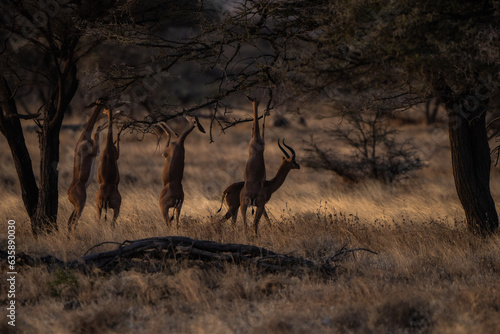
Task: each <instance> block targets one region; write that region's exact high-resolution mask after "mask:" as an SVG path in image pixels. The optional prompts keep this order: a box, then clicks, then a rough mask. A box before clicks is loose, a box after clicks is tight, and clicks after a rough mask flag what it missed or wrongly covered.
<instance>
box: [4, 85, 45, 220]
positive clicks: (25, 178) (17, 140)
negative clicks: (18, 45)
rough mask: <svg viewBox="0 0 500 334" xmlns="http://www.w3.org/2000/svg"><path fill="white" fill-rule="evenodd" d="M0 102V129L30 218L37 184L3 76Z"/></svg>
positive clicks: (34, 203) (21, 130) (36, 200)
mask: <svg viewBox="0 0 500 334" xmlns="http://www.w3.org/2000/svg"><path fill="white" fill-rule="evenodd" d="M0 102H1V105H2V108H0V131H1V132H2V134H3V135H4V136H5V138H6V139H7V142H8V143H9V147H10V151H11V154H12V159H13V160H14V166H15V168H16V172H17V176H18V179H19V184H20V187H21V196H22V199H23V204H24V207H25V208H26V212H27V213H28V216H29V217H30V219H32V218H33V217H34V216H35V213H36V206H37V203H38V186H37V184H36V180H35V174H34V173H33V165H32V163H31V157H30V155H29V152H28V149H27V147H26V142H25V140H24V134H23V128H22V126H21V122H20V120H19V117H18V112H17V108H16V104H15V102H14V99H13V97H12V92H11V90H10V88H9V86H8V84H7V81H6V80H5V78H1V79H0Z"/></svg>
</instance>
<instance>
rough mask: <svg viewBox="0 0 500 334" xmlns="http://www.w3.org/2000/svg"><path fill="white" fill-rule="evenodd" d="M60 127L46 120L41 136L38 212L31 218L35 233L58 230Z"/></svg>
mask: <svg viewBox="0 0 500 334" xmlns="http://www.w3.org/2000/svg"><path fill="white" fill-rule="evenodd" d="M60 129H61V127H60V126H59V127H56V128H52V127H51V126H49V122H44V126H43V129H42V135H41V136H40V143H39V144H40V181H39V184H40V188H39V192H38V205H37V209H36V214H35V216H34V217H33V218H32V219H31V229H32V231H33V234H35V235H37V234H39V233H40V232H45V233H50V232H52V231H53V230H54V229H55V230H57V211H58V204H59V203H58V202H59V190H58V186H59V172H58V170H57V166H58V163H59V132H60Z"/></svg>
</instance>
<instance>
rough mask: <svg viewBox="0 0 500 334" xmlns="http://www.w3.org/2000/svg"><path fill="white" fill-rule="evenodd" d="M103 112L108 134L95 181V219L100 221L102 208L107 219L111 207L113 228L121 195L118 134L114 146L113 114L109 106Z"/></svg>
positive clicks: (118, 211)
mask: <svg viewBox="0 0 500 334" xmlns="http://www.w3.org/2000/svg"><path fill="white" fill-rule="evenodd" d="M104 114H105V115H107V116H108V135H107V137H106V144H105V145H104V149H103V150H102V154H101V161H100V162H99V170H98V172H97V181H98V182H99V191H98V192H97V203H96V207H97V219H98V220H99V222H100V221H101V213H102V209H104V219H107V211H108V209H113V220H112V221H111V226H112V227H113V228H114V227H115V223H116V219H117V218H118V215H119V214H120V206H121V203H122V197H121V195H120V192H119V191H118V183H119V182H120V173H119V172H118V158H119V157H120V134H119V133H118V136H117V138H116V146H115V144H114V143H113V115H112V111H111V109H109V108H105V109H104Z"/></svg>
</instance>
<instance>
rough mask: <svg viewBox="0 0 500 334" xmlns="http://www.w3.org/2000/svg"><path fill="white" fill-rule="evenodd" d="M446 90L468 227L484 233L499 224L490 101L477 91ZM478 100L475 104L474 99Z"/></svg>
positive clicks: (457, 182) (455, 167) (456, 171)
mask: <svg viewBox="0 0 500 334" xmlns="http://www.w3.org/2000/svg"><path fill="white" fill-rule="evenodd" d="M450 92H451V89H449V87H448V92H447V93H445V94H444V102H445V104H446V109H447V113H448V116H449V137H450V145H451V158H452V165H453V176H454V178H455V187H456V189H457V193H458V197H459V199H460V202H461V203H462V206H463V208H464V211H465V217H466V220H467V225H468V227H469V228H470V229H471V230H472V231H473V232H475V233H477V234H480V235H483V236H485V235H489V234H492V233H493V232H495V230H496V229H497V228H498V215H497V211H496V208H495V202H494V201H493V198H492V196H491V192H490V168H491V158H490V148H489V145H488V138H487V135H486V122H485V118H486V109H487V106H488V101H479V99H477V98H475V97H474V95H473V94H466V95H463V96H454V95H453V94H452V93H450ZM471 101H472V102H477V103H474V106H471V105H470V103H471Z"/></svg>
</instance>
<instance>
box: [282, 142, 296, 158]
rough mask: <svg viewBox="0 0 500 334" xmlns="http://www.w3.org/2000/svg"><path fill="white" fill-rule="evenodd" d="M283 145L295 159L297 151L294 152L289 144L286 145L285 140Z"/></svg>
mask: <svg viewBox="0 0 500 334" xmlns="http://www.w3.org/2000/svg"><path fill="white" fill-rule="evenodd" d="M283 145H285V147H286V148H287V149H289V150H290V152H292V157H293V158H295V151H294V150H293V148H291V147H290V146H288V145H287V144H285V139H283Z"/></svg>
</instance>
